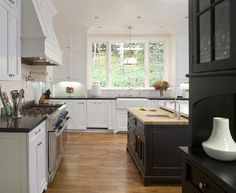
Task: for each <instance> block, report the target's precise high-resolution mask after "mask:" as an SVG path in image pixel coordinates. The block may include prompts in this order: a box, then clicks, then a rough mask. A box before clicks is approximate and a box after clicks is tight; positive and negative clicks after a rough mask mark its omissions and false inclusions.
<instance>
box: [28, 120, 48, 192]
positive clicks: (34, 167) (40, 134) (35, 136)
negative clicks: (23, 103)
mask: <svg viewBox="0 0 236 193" xmlns="http://www.w3.org/2000/svg"><path fill="white" fill-rule="evenodd" d="M45 136H46V133H45V124H44V123H43V124H41V125H39V126H38V127H36V128H35V129H34V130H33V131H31V132H30V133H29V136H28V141H29V150H28V151H29V183H30V193H31V192H32V193H42V192H43V190H44V189H45V188H46V187H47V172H46V167H47V166H46V138H45Z"/></svg>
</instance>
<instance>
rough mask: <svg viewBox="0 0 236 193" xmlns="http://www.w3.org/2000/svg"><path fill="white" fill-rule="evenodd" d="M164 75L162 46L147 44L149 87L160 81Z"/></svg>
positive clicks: (159, 44) (160, 44) (156, 43)
mask: <svg viewBox="0 0 236 193" xmlns="http://www.w3.org/2000/svg"><path fill="white" fill-rule="evenodd" d="M163 73H164V44H163V43H160V42H155V43H149V86H152V85H153V83H154V82H155V81H156V80H161V79H162V78H163V75H164V74H163Z"/></svg>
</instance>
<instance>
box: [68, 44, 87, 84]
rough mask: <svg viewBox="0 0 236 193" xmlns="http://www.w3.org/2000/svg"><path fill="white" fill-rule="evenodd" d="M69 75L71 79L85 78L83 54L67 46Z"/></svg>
mask: <svg viewBox="0 0 236 193" xmlns="http://www.w3.org/2000/svg"><path fill="white" fill-rule="evenodd" d="M69 77H70V79H72V80H83V79H85V68H84V64H83V54H82V53H81V51H79V50H72V49H71V48H69Z"/></svg>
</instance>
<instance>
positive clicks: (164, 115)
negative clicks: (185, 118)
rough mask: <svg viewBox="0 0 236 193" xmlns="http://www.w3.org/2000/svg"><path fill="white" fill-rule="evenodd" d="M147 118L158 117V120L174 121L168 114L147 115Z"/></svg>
mask: <svg viewBox="0 0 236 193" xmlns="http://www.w3.org/2000/svg"><path fill="white" fill-rule="evenodd" d="M146 116H147V117H157V118H169V119H173V117H171V116H170V115H167V114H153V113H152V114H148V113H147V114H146Z"/></svg>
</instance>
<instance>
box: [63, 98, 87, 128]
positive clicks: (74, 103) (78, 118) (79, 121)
mask: <svg viewBox="0 0 236 193" xmlns="http://www.w3.org/2000/svg"><path fill="white" fill-rule="evenodd" d="M66 105H67V110H68V111H69V116H70V120H69V122H68V126H67V128H68V129H69V130H77V129H86V101H85V100H70V101H68V100H67V101H66Z"/></svg>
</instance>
